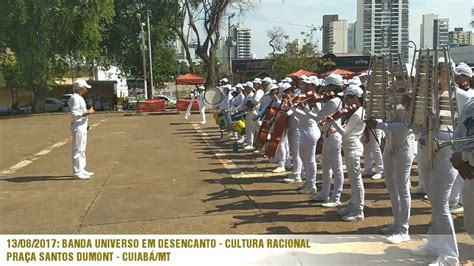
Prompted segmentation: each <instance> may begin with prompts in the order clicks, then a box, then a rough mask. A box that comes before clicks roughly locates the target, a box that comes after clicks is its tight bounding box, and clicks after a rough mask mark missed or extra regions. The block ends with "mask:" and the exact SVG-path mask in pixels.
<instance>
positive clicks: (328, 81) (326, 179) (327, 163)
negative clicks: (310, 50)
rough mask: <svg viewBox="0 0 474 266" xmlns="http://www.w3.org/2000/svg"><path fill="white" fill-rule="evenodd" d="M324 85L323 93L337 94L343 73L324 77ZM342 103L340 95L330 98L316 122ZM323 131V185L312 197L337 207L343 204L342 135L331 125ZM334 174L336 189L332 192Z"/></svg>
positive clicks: (341, 84) (340, 88)
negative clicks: (341, 200)
mask: <svg viewBox="0 0 474 266" xmlns="http://www.w3.org/2000/svg"><path fill="white" fill-rule="evenodd" d="M322 85H323V88H322V93H328V92H334V94H335V95H337V94H338V93H340V92H341V90H342V86H343V80H342V77H341V75H337V74H331V75H329V76H328V77H326V78H325V79H324V81H323V84H322ZM341 105H342V101H341V99H340V98H338V97H334V98H332V99H331V100H329V101H328V102H327V103H325V104H324V106H323V107H322V109H321V111H319V112H318V114H317V116H316V117H315V120H316V122H320V121H321V120H322V119H323V118H325V117H326V116H329V115H332V114H333V113H335V112H336V111H337V110H338V109H340V108H341ZM321 131H322V134H321V135H322V137H323V138H324V142H323V149H322V167H323V178H322V179H323V185H322V190H321V192H320V193H319V194H317V195H315V196H314V197H312V200H314V201H320V202H323V204H322V206H323V207H327V208H328V207H337V206H340V205H341V202H340V199H341V194H342V187H343V184H344V173H343V170H342V154H341V148H342V136H341V134H340V133H339V132H337V131H336V129H334V128H333V127H331V126H330V125H324V126H321ZM333 175H334V189H333V191H332V193H330V192H331V179H332V176H333ZM330 194H331V195H330ZM329 196H331V197H329Z"/></svg>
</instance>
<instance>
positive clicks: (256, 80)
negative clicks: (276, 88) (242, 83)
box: [252, 78, 262, 84]
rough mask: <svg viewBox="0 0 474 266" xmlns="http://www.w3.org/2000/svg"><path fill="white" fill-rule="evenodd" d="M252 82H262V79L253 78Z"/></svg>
mask: <svg viewBox="0 0 474 266" xmlns="http://www.w3.org/2000/svg"><path fill="white" fill-rule="evenodd" d="M252 82H253V83H255V84H262V80H261V79H260V78H255V79H254V80H253V81H252Z"/></svg>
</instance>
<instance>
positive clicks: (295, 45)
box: [269, 26, 334, 77]
mask: <svg viewBox="0 0 474 266" xmlns="http://www.w3.org/2000/svg"><path fill="white" fill-rule="evenodd" d="M318 30H319V28H318V27H314V26H311V27H310V28H309V30H308V31H303V32H301V35H302V37H303V38H302V40H301V41H300V40H298V39H295V40H293V41H290V42H286V44H285V45H284V47H285V48H284V52H283V53H279V54H275V53H273V54H271V57H272V58H274V63H273V75H275V76H278V77H283V76H285V75H288V74H290V73H292V72H295V71H297V70H299V69H304V70H308V71H312V72H316V73H318V72H320V70H321V69H327V67H329V66H332V65H334V63H333V62H332V61H329V60H326V59H323V58H321V56H322V54H321V52H320V51H319V46H318V43H317V41H315V34H316V31H318ZM274 32H276V31H274ZM274 35H276V37H275V36H274V38H281V37H278V36H282V35H283V36H284V32H281V31H280V32H278V34H274ZM269 36H270V35H269ZM270 37H272V36H270ZM280 45H281V43H280ZM280 47H281V46H280ZM280 49H281V48H280ZM281 50H283V49H281ZM269 61H270V63H271V60H269Z"/></svg>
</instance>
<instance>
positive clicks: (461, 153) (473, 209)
mask: <svg viewBox="0 0 474 266" xmlns="http://www.w3.org/2000/svg"><path fill="white" fill-rule="evenodd" d="M458 121H459V122H458V124H457V126H456V130H455V131H454V138H465V137H472V138H474V98H470V99H469V100H468V101H467V103H466V104H465V105H464V107H463V108H462V112H461V114H460V115H459V119H458ZM473 144H474V143H473V142H468V143H466V144H462V145H457V146H461V147H460V148H461V149H460V150H458V151H457V152H455V153H453V156H452V158H451V162H452V164H453V166H454V167H455V168H456V169H457V170H458V171H459V174H460V176H461V177H462V178H463V179H464V194H463V196H464V225H465V227H466V231H467V232H468V233H469V234H470V235H471V238H472V239H474V145H473Z"/></svg>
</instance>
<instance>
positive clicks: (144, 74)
mask: <svg viewBox="0 0 474 266" xmlns="http://www.w3.org/2000/svg"><path fill="white" fill-rule="evenodd" d="M137 19H138V21H139V22H140V30H141V35H142V57H143V80H144V89H145V99H148V86H147V79H146V55H145V46H146V44H145V32H144V31H143V26H144V25H145V23H142V15H141V14H140V13H137ZM137 101H138V99H137Z"/></svg>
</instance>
